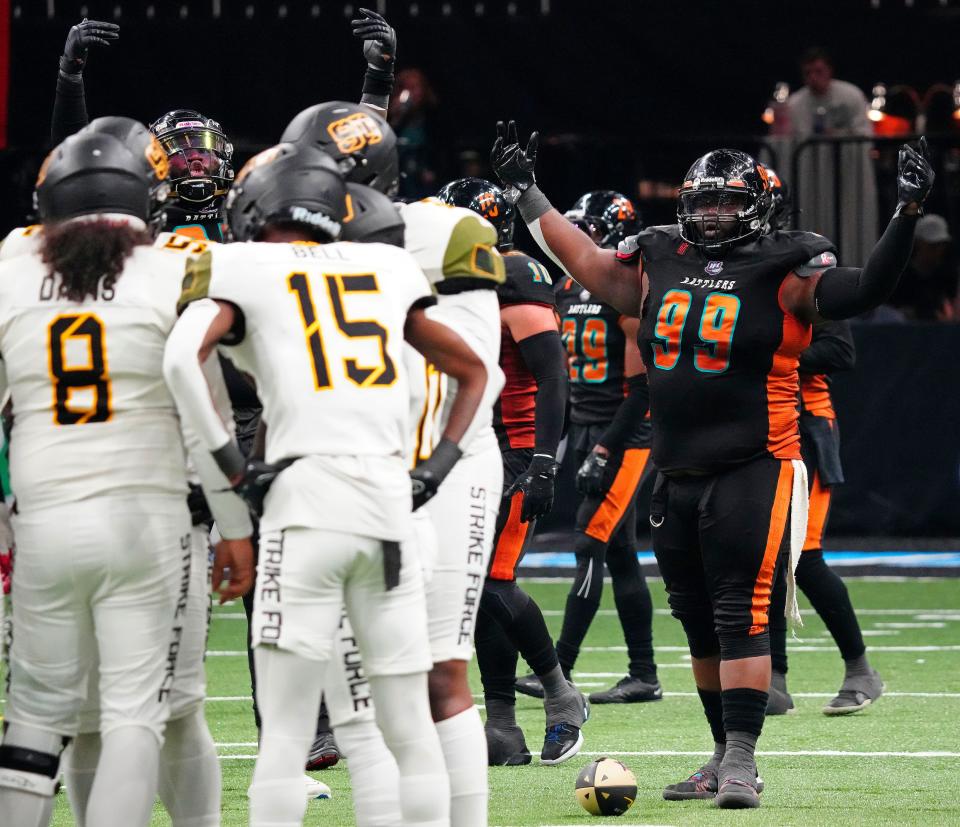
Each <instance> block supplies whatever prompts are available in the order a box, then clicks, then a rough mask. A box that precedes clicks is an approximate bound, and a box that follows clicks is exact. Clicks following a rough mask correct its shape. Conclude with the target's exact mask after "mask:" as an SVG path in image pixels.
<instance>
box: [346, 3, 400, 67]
mask: <svg viewBox="0 0 960 827" xmlns="http://www.w3.org/2000/svg"><path fill="white" fill-rule="evenodd" d="M350 25H351V26H353V36H354V37H359V38H361V39H362V40H363V56H364V57H365V58H366V59H367V65H369V66H371V67H372V68H374V69H384V70H386V69H392V68H393V65H394V63H396V61H397V33H396V32H395V31H394V29H393V27H392V26H391V25H390V24H389V23H387V21H386V20H385V19H384V18H383V17H382V16H381V15H379V14H377V13H376V12H375V11H371V10H370V9H360V17H359V18H357V19H356V20H351V21H350Z"/></svg>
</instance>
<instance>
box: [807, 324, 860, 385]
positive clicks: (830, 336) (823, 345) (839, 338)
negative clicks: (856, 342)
mask: <svg viewBox="0 0 960 827" xmlns="http://www.w3.org/2000/svg"><path fill="white" fill-rule="evenodd" d="M856 361H857V355H856V350H855V349H854V346H853V334H852V333H851V331H850V323H849V322H846V321H842V322H823V323H821V324H818V325H816V326H814V328H813V340H812V341H811V342H810V345H809V347H807V349H806V350H805V351H803V353H801V354H800V372H801V373H834V372H836V371H840V370H851V369H852V368H853V366H854V364H856Z"/></svg>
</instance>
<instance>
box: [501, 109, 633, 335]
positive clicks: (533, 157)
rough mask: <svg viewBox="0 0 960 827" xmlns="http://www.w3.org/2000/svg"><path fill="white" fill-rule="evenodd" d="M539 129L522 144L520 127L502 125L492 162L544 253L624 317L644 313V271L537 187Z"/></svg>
mask: <svg viewBox="0 0 960 827" xmlns="http://www.w3.org/2000/svg"><path fill="white" fill-rule="evenodd" d="M538 141H539V136H538V133H536V132H534V133H533V134H532V135H531V136H530V141H529V142H528V143H527V148H526V149H522V148H521V147H520V143H519V139H518V137H517V126H516V124H515V123H514V122H513V121H510V123H509V124H508V125H507V126H504V124H503V122H502V121H501V122H499V123H498V124H497V140H496V142H495V143H494V145H493V150H492V152H491V154H490V163H491V165H492V166H493V169H494V171H495V172H496V173H497V175H498V176H499V177H500V180H501V181H503V183H504V185H505V186H506V187H508V188H510V190H512V192H508V195H512V196H513V197H514V198H516V199H517V200H516V204H517V208H518V209H519V210H520V215H521V217H522V218H523V220H524V223H526V225H527V227H528V229H529V230H530V234H531V235H532V236H533V238H534V240H535V241H536V242H537V244H539V245H540V247H541V248H542V249H543V251H544V252H545V253H546V254H547V255H548V256H549V257H550V258H551V259H552V260H553V261H555V262H556V263H557V264H558V265H559V266H560V267H562V268H563V269H564V271H566V272H567V273H568V274H569V275H571V276H573V277H574V278H575V279H576V280H577V281H578V282H579V283H580V284H581V285H583V286H584V287H585V288H586V289H587V290H589V291H590V292H591V293H593V294H594V295H595V296H597V297H598V298H600V299H602V300H603V301H605V302H606V303H607V304H610V305H612V306H613V307H615V308H616V309H617V310H619V311H620V312H621V313H623V314H624V315H625V316H639V315H640V273H639V271H638V269H637V268H635V267H633V266H625V265H623V264H621V263H620V262H618V261H617V258H616V253H615V251H613V250H604V249H601V248H600V247H597V245H596V244H594V242H593V241H592V240H591V239H590V237H589V236H588V235H587V234H586V233H584V232H582V231H581V230H579V229H577V228H576V227H574V226H573V225H572V224H571V223H570V222H569V221H567V219H565V218H564V217H563V216H562V215H561V214H560V213H559V212H558V211H557V210H556V209H554V208H553V206H551V204H550V202H549V201H548V200H547V197H546V196H545V195H544V194H543V193H542V192H541V191H540V189H539V188H538V187H537V184H536V179H535V177H534V167H535V165H536V161H537V144H538Z"/></svg>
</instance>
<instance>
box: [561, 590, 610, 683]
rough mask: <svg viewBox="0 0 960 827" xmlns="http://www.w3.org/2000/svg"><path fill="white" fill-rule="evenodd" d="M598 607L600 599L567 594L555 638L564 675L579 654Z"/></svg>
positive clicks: (570, 668)
mask: <svg viewBox="0 0 960 827" xmlns="http://www.w3.org/2000/svg"><path fill="white" fill-rule="evenodd" d="M599 608H600V601H595V600H590V599H589V598H586V597H577V595H575V594H568V595H567V606H566V609H565V610H564V613H563V627H562V628H561V629H560V638H559V639H558V640H557V657H558V658H559V660H560V668H561V669H563V672H564V674H565V675H568V676H569V674H570V672H571V671H572V670H573V666H574V664H575V663H576V662H577V657H578V656H579V654H580V644H581V643H582V642H583V639H584V638H585V637H586V635H587V630H588V629H589V628H590V624H591V623H593V618H594V617H595V616H596V614H597V609H599Z"/></svg>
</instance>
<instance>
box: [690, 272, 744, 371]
mask: <svg viewBox="0 0 960 827" xmlns="http://www.w3.org/2000/svg"><path fill="white" fill-rule="evenodd" d="M712 296H729V297H730V298H732V299H736V300H737V311H736V314H735V315H734V317H733V327H732V328H731V330H730V350H729V352H728V353H727V363H726V364H725V365H724V366H723V367H722V368H720V370H711V369H709V368H702V367H700V365H698V364H697V356H698V355H699V354H700V353H701V352H703V351H706V352H707V353H708V354H709V356H710V358H711V359H715V358H717V343H716V342H708V341H707V340H706V339H704V338H703V325H704V323H705V322H706V320H707V310H709V308H710V299H711V297H712ZM739 319H740V297H739V296H735V295H734V294H733V293H720V292H719V291H716V290H715V291H714V292H712V293H707V297H706V299H704V304H703V313H701V314H700V325H699V328H698V335H699V336H700V341H701V342H703V344H702V345H696V346H694V348H693V350H694V354H693V366H694V367H695V368H696V369H697V370H698V371H700V373H726V371H727V370H728V369H729V368H730V357H731V356H732V355H733V335H734V333H736V331H737V322H738V321H739ZM723 321H724V308H722V307H718V308H717V316H716V318H715V319H714V325H713V328H714V330H717V329H722V328H723Z"/></svg>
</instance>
